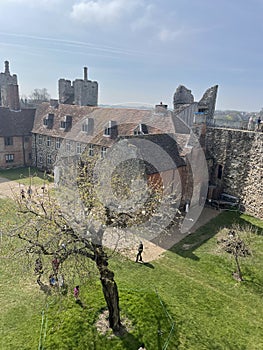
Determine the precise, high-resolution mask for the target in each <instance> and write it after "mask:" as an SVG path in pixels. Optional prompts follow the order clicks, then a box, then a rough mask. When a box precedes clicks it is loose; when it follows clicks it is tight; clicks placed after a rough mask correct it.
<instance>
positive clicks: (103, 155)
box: [100, 146, 107, 158]
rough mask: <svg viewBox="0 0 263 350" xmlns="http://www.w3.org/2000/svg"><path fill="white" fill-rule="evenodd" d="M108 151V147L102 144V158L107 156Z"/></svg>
mask: <svg viewBox="0 0 263 350" xmlns="http://www.w3.org/2000/svg"><path fill="white" fill-rule="evenodd" d="M106 152H107V147H104V146H102V147H101V151H100V155H101V158H105V156H106Z"/></svg>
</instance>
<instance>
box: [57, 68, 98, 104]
mask: <svg viewBox="0 0 263 350" xmlns="http://www.w3.org/2000/svg"><path fill="white" fill-rule="evenodd" d="M58 95H59V103H62V104H74V105H77V106H97V105H98V83H97V81H91V80H89V79H88V68H87V67H84V77H83V79H75V80H74V81H73V83H72V82H71V81H70V80H66V79H59V81H58Z"/></svg>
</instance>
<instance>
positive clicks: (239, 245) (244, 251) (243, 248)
mask: <svg viewBox="0 0 263 350" xmlns="http://www.w3.org/2000/svg"><path fill="white" fill-rule="evenodd" d="M218 243H219V244H220V246H221V248H222V249H223V250H224V251H226V252H227V253H229V254H231V255H232V256H233V257H234V259H235V263H236V272H235V273H234V274H233V276H234V277H235V278H236V279H237V280H238V281H243V275H242V271H241V266H240V260H239V259H240V257H246V256H248V255H250V251H249V249H248V246H247V244H246V243H245V241H244V239H242V238H241V236H240V234H239V233H238V231H237V230H234V229H230V230H229V231H228V234H227V236H226V237H224V238H221V239H220V240H219V241H218Z"/></svg>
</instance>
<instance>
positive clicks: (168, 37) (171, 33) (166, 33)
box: [157, 28, 183, 42]
mask: <svg viewBox="0 0 263 350" xmlns="http://www.w3.org/2000/svg"><path fill="white" fill-rule="evenodd" d="M182 34H183V31H182V30H180V29H179V30H169V29H167V28H162V29H160V31H159V32H158V34H157V38H158V39H159V40H160V41H162V42H168V41H173V40H175V39H176V38H179V37H180V36H182Z"/></svg>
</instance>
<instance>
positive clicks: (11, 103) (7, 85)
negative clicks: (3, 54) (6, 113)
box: [0, 61, 20, 111]
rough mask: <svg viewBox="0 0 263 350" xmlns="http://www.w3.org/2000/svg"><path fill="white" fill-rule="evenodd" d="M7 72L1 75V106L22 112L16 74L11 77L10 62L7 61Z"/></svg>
mask: <svg viewBox="0 0 263 350" xmlns="http://www.w3.org/2000/svg"><path fill="white" fill-rule="evenodd" d="M4 64H5V71H4V73H0V106H2V107H8V108H9V109H11V110H15V111H17V110H20V99H19V88H18V84H17V76H16V74H13V75H11V74H10V70H9V62H8V61H5V62H4Z"/></svg>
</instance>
